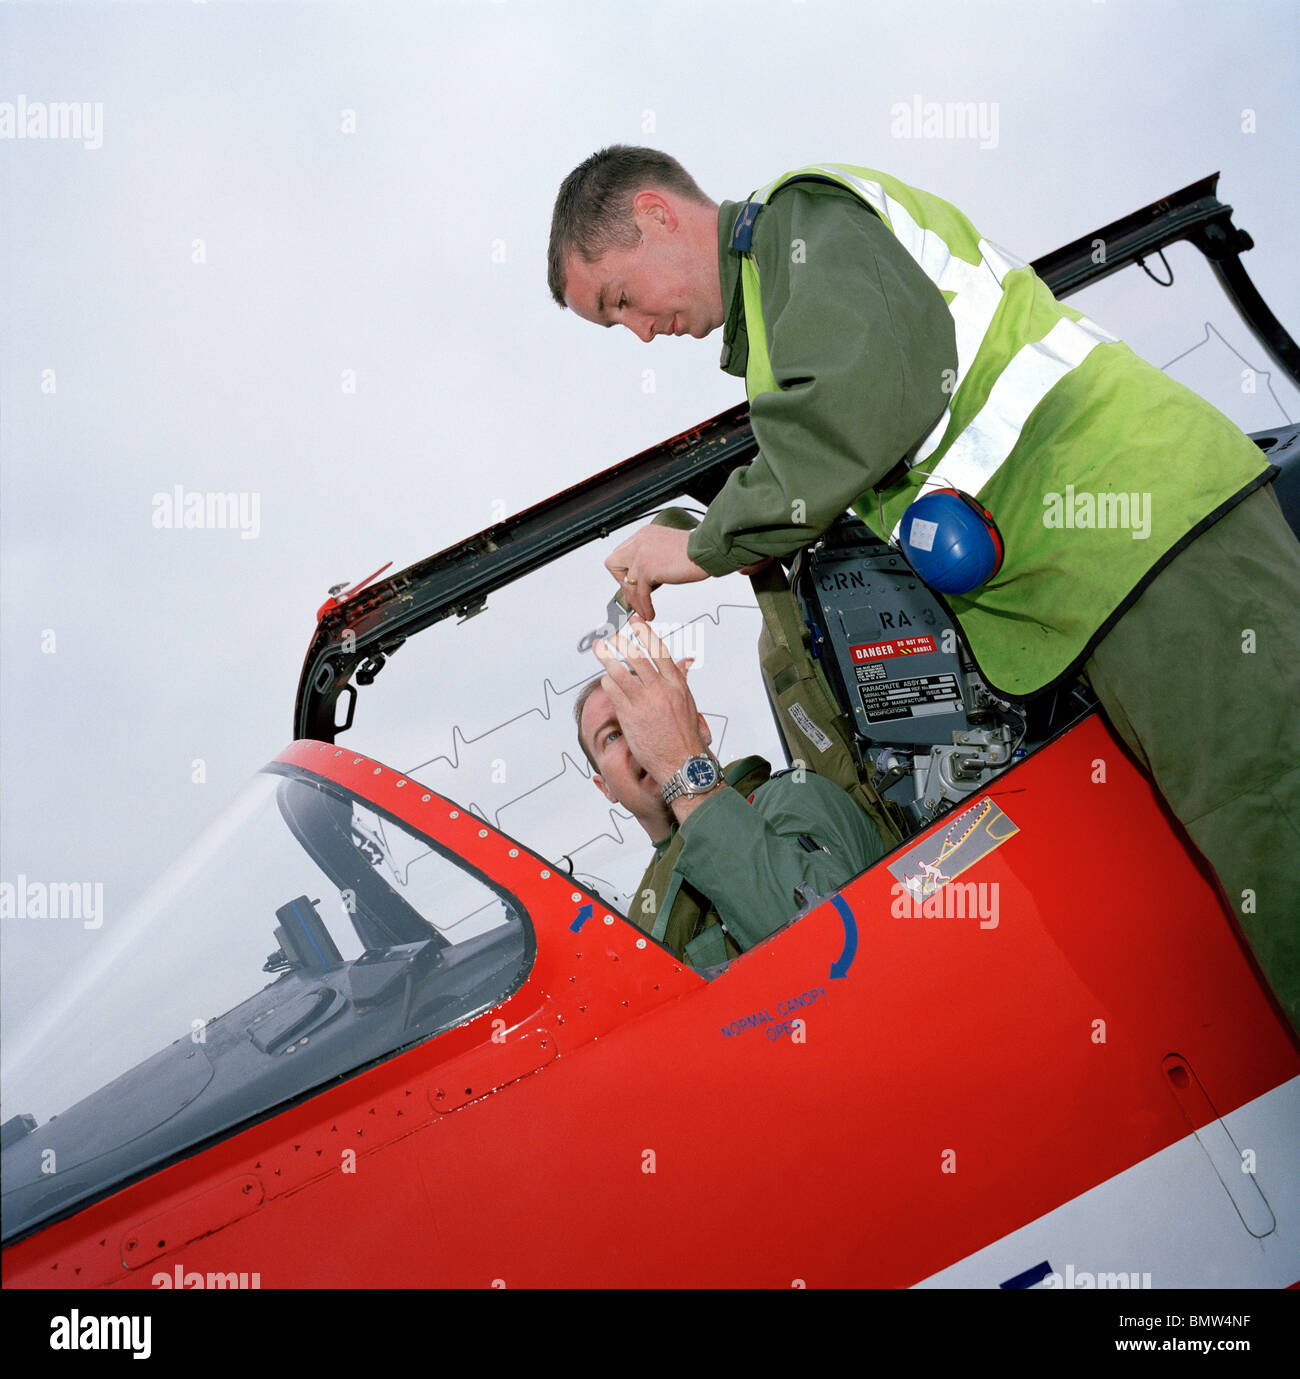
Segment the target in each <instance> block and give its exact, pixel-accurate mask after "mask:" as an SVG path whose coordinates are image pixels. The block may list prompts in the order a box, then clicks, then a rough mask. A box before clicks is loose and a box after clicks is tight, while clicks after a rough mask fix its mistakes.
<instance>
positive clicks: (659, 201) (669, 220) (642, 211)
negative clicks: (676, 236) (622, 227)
mask: <svg viewBox="0 0 1300 1379" xmlns="http://www.w3.org/2000/svg"><path fill="white" fill-rule="evenodd" d="M632 212H633V214H634V215H635V216H636V218H637V220H638V221H640V220H641V218H642V217H643V216H648V217H649V218H650V219H651V220H653V221H655V222H656V223H657V224H659V225H662V226H663V228H664V229H665V230H675V229H676V228H677V212H676V211H674V210H673V207H672V203H671V202H670V201H669V200H668V198H667V197H665V196H664V195H663V193H662V192H657V191H654V190H652V189H650V188H647V189H646V190H645V191H639V192H637V194H636V195H635V196H634V197H633V198H632Z"/></svg>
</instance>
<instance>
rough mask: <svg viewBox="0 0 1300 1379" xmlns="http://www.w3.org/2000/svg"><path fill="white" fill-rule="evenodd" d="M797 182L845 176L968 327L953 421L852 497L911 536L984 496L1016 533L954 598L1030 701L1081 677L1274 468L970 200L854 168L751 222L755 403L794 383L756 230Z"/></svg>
mask: <svg viewBox="0 0 1300 1379" xmlns="http://www.w3.org/2000/svg"><path fill="white" fill-rule="evenodd" d="M799 181H818V182H829V183H832V184H835V185H837V186H840V187H843V188H845V189H846V190H848V191H850V192H852V193H854V194H855V195H856V196H857V197H858V198H859V199H860V200H861V201H863V202H864V203H865V204H866V205H867V206H869V207H870V208H871V210H872V211H874V212H875V214H876V215H878V216H879V217H880V219H881V220H882V221H883V222H884V223H885V225H886V226H888V228H889V229H890V230H891V231H892V232H893V234H894V236H895V237H896V238H897V239H898V241H899V243H900V244H901V245H902V247H903V248H904V249H906V250H907V252H908V254H910V255H911V257H912V258H913V259H914V260H915V261H916V263H917V264H918V266H919V267H920V268H921V269H922V270H923V271H924V272H925V274H926V276H927V277H928V278H929V279H930V281H931V282H933V283H934V285H935V286H936V287H937V288H938V290H939V291H940V292H941V293H942V294H943V297H944V300H945V302H946V303H947V304H948V310H949V312H950V313H951V315H952V320H953V327H954V332H955V336H956V346H957V369H956V373H955V375H954V377H953V378H952V379H951V380H947V381H946V382H947V383H948V385H949V386H948V392H949V403H948V406H947V408H946V409H945V411H944V413H943V415H942V416H941V417H940V418H939V420H938V421H937V422H936V423H935V425H934V426H933V428H932V429H931V430H930V431H929V433H928V434H927V435H925V436H924V437H923V438H921V440H920V442H919V444H918V445H917V446H916V448H915V450H914V451H913V452H912V453H911V454H910V455H909V456H908V457H907V467H906V468H905V470H904V471H903V473H902V477H901V478H897V477H895V476H893V475H891V480H893V481H892V482H889V483H888V484H887V485H883V486H882V487H881V488H879V489H878V490H876V491H875V492H872V493H868V494H865V495H863V497H862V498H861V499H859V500H858V502H856V503H855V504H854V507H855V509H856V510H857V512H858V514H859V516H861V517H862V519H863V520H864V521H865V522H866V523H867V524H868V525H869V526H870V527H871V528H872V529H873V530H874V531H875V532H876V534H877V535H878V536H880V537H881V538H882V539H891V538H893V539H895V540H896V538H897V534H898V529H899V525H900V522H901V520H902V516H903V513H904V511H905V510H906V508H907V507H908V505H909V504H910V503H911V502H912V501H913V500H914V499H915V498H916V497H918V496H919V495H920V492H921V490H922V489H933V488H948V487H951V488H957V489H961V490H963V491H964V492H966V493H969V494H972V495H974V496H975V497H978V498H979V500H980V502H981V503H982V504H983V505H984V506H985V507H986V508H988V509H989V511H990V512H991V513H992V514H993V518H994V520H995V521H996V523H997V525H998V529H999V531H1000V532H1001V535H1002V540H1003V544H1004V546H1005V556H1004V559H1003V564H1002V568H1001V569H1000V570H999V571H998V573H997V574H996V575H995V576H994V577H993V578H992V579H990V580H989V581H988V582H987V583H985V584H984V585H982V586H981V587H980V588H978V589H976V590H973V591H972V592H971V593H969V594H966V595H949V596H947V598H946V603H947V605H948V607H949V609H950V610H951V611H952V612H953V614H954V615H955V616H956V617H957V619H958V621H959V622H960V623H961V626H962V630H963V631H964V632H965V634H966V637H967V640H968V641H969V643H970V646H971V649H972V651H973V653H974V655H975V659H976V661H977V662H978V664H979V667H980V670H981V672H982V673H983V675H984V678H985V679H986V680H987V681H988V682H989V684H990V685H991V686H992V687H993V688H994V689H996V690H998V691H999V692H1001V693H1003V694H1006V695H1009V696H1012V697H1025V696H1028V695H1030V694H1033V693H1035V692H1037V691H1039V690H1041V689H1043V688H1046V687H1048V686H1050V685H1052V684H1053V683H1055V682H1057V681H1059V680H1061V679H1062V678H1064V677H1066V676H1067V675H1070V674H1072V673H1073V672H1075V671H1076V670H1077V668H1078V666H1079V665H1080V664H1081V662H1082V661H1083V660H1084V659H1085V658H1086V656H1087V655H1088V654H1089V652H1090V651H1091V649H1092V647H1093V646H1094V645H1095V644H1096V643H1097V642H1098V641H1099V640H1100V638H1101V637H1102V636H1103V635H1104V634H1105V632H1106V631H1107V630H1109V627H1110V626H1111V625H1112V624H1113V623H1114V621H1115V619H1116V618H1118V617H1119V616H1120V615H1121V614H1122V613H1123V611H1124V610H1125V609H1126V608H1127V607H1128V606H1129V605H1131V603H1132V602H1133V600H1134V599H1135V598H1136V597H1137V595H1138V593H1139V592H1140V590H1141V588H1142V587H1143V586H1144V585H1145V584H1146V583H1147V582H1148V581H1149V580H1150V579H1151V578H1152V576H1153V575H1154V574H1155V573H1156V572H1157V571H1158V570H1159V569H1160V568H1161V567H1162V566H1163V565H1164V564H1166V563H1167V562H1168V561H1169V560H1170V559H1172V558H1173V556H1174V555H1175V554H1177V552H1178V551H1179V550H1181V549H1182V548H1183V547H1184V546H1186V545H1187V543H1188V542H1189V541H1190V540H1191V538H1192V537H1193V536H1195V535H1196V534H1197V533H1198V532H1199V531H1201V530H1203V529H1204V528H1205V527H1207V526H1209V525H1210V524H1211V523H1212V522H1213V521H1215V520H1216V519H1217V518H1218V517H1220V516H1222V514H1223V513H1224V512H1226V511H1227V510H1228V509H1229V508H1230V507H1232V506H1233V505H1234V504H1235V503H1237V502H1238V501H1240V500H1241V499H1242V498H1244V497H1245V496H1246V495H1247V494H1248V493H1250V492H1252V491H1253V490H1254V489H1255V488H1257V487H1259V486H1260V485H1261V484H1262V483H1264V482H1266V481H1267V480H1268V479H1269V478H1270V477H1271V475H1272V473H1273V470H1272V469H1271V467H1270V466H1269V465H1268V464H1267V463H1266V462H1265V460H1264V458H1263V456H1262V454H1261V452H1260V451H1259V449H1258V447H1256V446H1255V445H1254V444H1253V443H1252V442H1251V441H1250V440H1249V438H1248V437H1246V436H1245V435H1244V434H1243V433H1242V432H1241V431H1240V430H1239V429H1238V428H1237V427H1236V426H1235V425H1234V424H1233V423H1232V422H1231V421H1229V420H1228V418H1227V417H1225V416H1224V415H1223V414H1222V413H1220V412H1218V411H1217V410H1216V409H1215V408H1213V407H1211V406H1210V404H1209V403H1207V402H1206V401H1205V400H1204V399H1202V398H1200V397H1198V396H1197V395H1196V394H1195V393H1192V392H1191V391H1189V390H1188V389H1186V388H1184V387H1182V386H1181V385H1180V384H1178V383H1175V382H1174V381H1173V380H1172V379H1170V378H1168V377H1167V376H1166V375H1165V374H1163V373H1161V372H1160V370H1159V369H1157V368H1155V367H1154V366H1153V365H1150V364H1148V363H1146V362H1145V361H1144V360H1141V359H1139V358H1138V357H1137V356H1136V355H1135V354H1133V352H1132V351H1131V350H1130V349H1129V348H1128V347H1127V346H1126V345H1124V344H1122V343H1120V342H1119V341H1118V340H1116V339H1115V338H1114V337H1113V336H1111V335H1109V334H1107V333H1106V332H1105V331H1104V330H1102V329H1101V328H1100V327H1098V326H1097V325H1095V324H1094V323H1093V322H1092V321H1089V320H1088V318H1087V317H1085V316H1083V315H1082V314H1081V313H1080V312H1077V311H1074V310H1072V309H1071V308H1069V307H1067V306H1063V305H1062V304H1061V303H1060V302H1058V301H1057V300H1056V298H1055V297H1053V296H1052V294H1051V292H1050V291H1049V290H1048V289H1047V287H1046V285H1045V284H1044V283H1043V281H1042V279H1040V278H1039V277H1038V275H1037V274H1036V273H1035V272H1034V271H1033V269H1032V268H1030V267H1028V266H1027V265H1026V264H1024V263H1022V262H1020V261H1019V260H1017V259H1015V258H1013V257H1012V256H1011V255H1009V254H1007V253H1006V252H1005V251H1004V250H1001V249H998V248H997V247H995V246H994V245H992V244H990V243H989V242H988V241H987V240H985V239H983V238H982V237H981V236H980V234H979V232H978V231H977V230H976V229H975V227H974V226H973V225H971V223H970V221H968V220H967V219H966V217H965V216H964V215H962V214H961V212H960V211H958V210H957V209H956V208H955V207H953V206H951V205H949V204H948V203H947V202H946V201H942V200H940V199H939V198H938V197H936V196H931V195H930V194H929V193H927V192H923V191H918V190H917V189H915V188H913V187H908V186H906V185H904V184H903V183H901V182H899V181H897V180H896V179H895V178H892V177H889V176H887V175H886V174H885V173H881V172H875V171H872V170H871V169H869V168H858V167H849V166H846V165H842V164H821V165H817V166H813V167H808V168H802V169H798V170H796V171H794V172H788V173H785V174H783V175H782V176H781V177H778V178H777V179H776V180H775V181H774V182H771V183H769V184H768V185H767V186H766V187H764V188H763V189H762V190H761V191H758V192H756V193H755V194H754V195H753V196H752V197H751V198H750V199H749V201H748V202H747V203H746V204H745V206H744V207H743V208H742V209H741V211H740V213H739V215H738V216H737V219H736V224H735V227H734V230H733V233H732V238H731V247H732V249H733V250H735V251H736V252H738V253H739V254H741V255H742V258H741V266H740V267H741V290H742V299H743V304H744V312H745V328H746V332H747V334H748V337H749V362H748V365H747V369H746V375H745V387H746V391H747V392H748V394H749V398H750V401H751V402H752V401H753V400H754V398H755V397H757V396H759V395H761V394H762V393H765V392H774V391H777V390H778V388H779V385H778V383H777V382H776V379H775V377H774V375H773V372H772V366H771V362H770V356H769V346H768V338H767V330H766V326H765V325H764V322H763V306H762V296H761V283H760V276H759V275H760V265H759V263H758V262H757V261H756V258H755V254H754V252H753V249H752V237H753V232H754V224H755V221H756V219H757V217H758V214H759V212H760V211H761V209H762V207H763V206H764V205H765V204H766V203H767V202H768V201H769V200H770V199H771V198H772V197H773V196H774V195H775V194H776V193H778V192H779V191H780V190H781V189H782V188H783V187H786V186H788V185H790V184H791V183H792V182H799ZM809 262H810V263H811V262H812V260H811V258H810V260H809ZM799 271H801V272H810V271H814V270H813V269H812V268H811V267H808V268H803V269H801V270H799ZM760 443H761V441H760ZM812 482H815V478H814V479H813V480H812Z"/></svg>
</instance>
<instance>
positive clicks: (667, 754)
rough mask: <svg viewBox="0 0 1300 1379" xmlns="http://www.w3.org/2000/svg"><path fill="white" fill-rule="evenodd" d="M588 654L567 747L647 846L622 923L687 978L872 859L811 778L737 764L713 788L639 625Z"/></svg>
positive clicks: (698, 720)
mask: <svg viewBox="0 0 1300 1379" xmlns="http://www.w3.org/2000/svg"><path fill="white" fill-rule="evenodd" d="M594 650H595V653H596V656H597V658H598V659H599V660H600V662H601V664H602V665H603V666H604V668H605V675H604V676H603V677H602V678H601V679H599V680H593V681H591V682H590V683H589V684H588V685H586V686H585V687H584V689H583V691H582V693H581V694H580V695H579V696H578V701H577V704H576V706H575V711H574V714H575V718H576V720H577V724H578V741H579V744H580V745H581V747H582V750H583V752H584V753H585V754H586V757H587V760H588V761H590V762H591V765H592V769H593V771H594V772H595V774H594V775H593V776H592V781H593V783H594V784H595V786H596V787H597V789H599V790H600V791H601V792H602V793H603V794H604V795H605V797H606V798H607V799H609V800H612V801H613V802H614V803H615V804H621V805H622V806H623V808H624V809H626V810H628V811H629V812H630V813H631V814H632V817H633V818H634V819H636V821H637V823H639V824H640V825H641V827H642V828H643V829H645V831H646V833H647V834H648V835H649V838H650V841H651V842H652V843H654V845H655V855H654V859H653V861H652V862H651V864H650V866H649V868H648V869H647V871H646V874H645V876H643V877H642V879H641V884H640V885H639V886H638V887H637V891H636V895H635V896H634V898H633V901H632V906H631V913H630V916H629V918H631V919H632V921H633V922H634V923H636V924H639V925H640V926H641V927H642V928H643V929H645V930H647V931H648V932H649V933H650V934H651V935H652V936H653V937H654V938H656V939H658V940H659V941H660V942H662V943H663V944H664V945H665V946H666V947H668V948H669V949H671V951H672V952H673V953H674V954H676V955H677V957H679V958H682V959H683V960H684V961H686V962H689V963H691V964H692V965H693V966H695V967H707V966H709V965H711V964H713V963H716V962H723V961H725V960H726V959H727V958H729V957H735V956H736V954H737V953H740V952H743V951H744V950H745V949H747V948H751V947H753V945H754V944H756V943H757V942H758V941H759V940H760V939H763V938H766V937H767V935H768V934H770V933H772V932H773V931H774V930H776V929H779V928H780V927H781V926H782V925H783V924H785V923H786V922H787V921H788V920H789V919H791V918H792V917H793V916H794V915H795V914H796V913H797V912H798V910H799V909H800V908H801V907H802V906H803V904H804V903H805V901H806V900H808V899H811V898H812V896H813V895H828V894H830V893H831V892H833V891H836V890H838V889H839V888H840V887H841V886H842V885H843V884H844V883H845V882H846V881H848V880H849V879H850V878H851V877H853V876H856V875H857V874H858V873H859V872H860V871H862V870H864V869H865V868H866V867H868V866H870V865H871V863H872V862H874V861H876V860H877V859H878V858H879V857H880V856H881V855H882V853H883V851H884V848H883V845H882V843H881V840H880V835H879V834H878V833H877V831H876V829H875V827H874V826H873V824H872V823H871V820H870V819H868V818H867V816H866V815H865V814H864V813H863V812H862V810H860V809H859V808H858V807H857V805H855V804H854V803H853V801H852V800H851V799H849V797H848V796H847V795H846V794H845V793H844V792H843V791H842V790H840V789H839V787H838V786H835V785H832V784H831V783H830V782H829V781H827V780H824V779H823V778H822V777H820V776H818V775H816V774H814V773H812V772H807V771H793V772H782V773H780V774H779V775H777V776H772V775H771V768H770V767H769V766H768V764H767V762H765V761H763V759H762V758H761V757H746V758H744V759H743V760H741V761H738V762H733V763H732V765H731V766H729V767H728V768H727V771H726V775H725V779H724V775H723V772H722V770H721V768H720V767H719V765H718V763H717V759H716V758H715V757H713V756H712V754H711V753H710V752H709V750H708V746H709V741H710V736H711V735H710V732H709V726H708V724H707V723H706V722H705V720H704V715H703V714H701V713H700V712H699V710H698V709H697V708H696V706H695V700H694V699H693V698H692V696H691V692H690V690H689V689H688V688H687V686H686V674H685V671H686V668H687V666H688V665H689V662H683V663H682V664H680V665H679V664H678V663H677V662H675V661H674V660H673V659H672V656H671V655H670V654H669V652H668V650H667V648H666V647H665V646H664V645H663V643H662V642H661V641H660V640H659V638H658V637H656V636H655V634H654V633H653V632H652V631H651V629H650V626H649V624H648V623H646V622H643V621H642V620H641V619H639V618H633V619H632V621H631V622H630V623H629V624H628V625H627V627H626V628H625V629H624V630H623V631H622V632H621V633H620V634H618V635H617V636H615V637H612V638H610V639H609V640H608V641H602V642H597V643H596V646H595V648H594ZM625 662H626V664H625Z"/></svg>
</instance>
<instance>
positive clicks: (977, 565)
mask: <svg viewBox="0 0 1300 1379" xmlns="http://www.w3.org/2000/svg"><path fill="white" fill-rule="evenodd" d="M899 540H900V542H901V544H902V547H903V554H904V555H905V556H906V557H907V561H908V564H909V565H911V567H912V569H913V570H915V571H916V573H917V574H918V575H919V576H920V577H921V579H922V580H924V581H925V583H926V584H928V585H929V586H930V588H931V589H937V590H938V591H939V593H941V594H969V593H970V592H971V591H972V590H974V589H978V588H979V586H980V585H981V584H983V583H985V581H987V580H989V579H992V578H993V576H994V575H995V574H997V572H998V571H999V570H1000V569H1001V568H1002V537H1001V536H1000V535H999V534H998V529H997V526H996V525H995V524H994V521H993V514H992V513H990V512H988V511H987V510H986V509H984V508H983V507H981V506H980V504H979V503H978V502H977V501H976V500H975V499H974V498H972V497H971V496H970V494H969V493H962V492H961V491H960V490H959V489H955V488H936V489H932V490H931V491H930V492H928V493H925V494H923V495H922V496H921V497H920V498H918V499H917V500H916V501H915V502H914V503H913V504H912V505H911V506H910V507H909V508H908V509H907V511H906V512H904V513H903V521H902V525H901V528H900V531H899Z"/></svg>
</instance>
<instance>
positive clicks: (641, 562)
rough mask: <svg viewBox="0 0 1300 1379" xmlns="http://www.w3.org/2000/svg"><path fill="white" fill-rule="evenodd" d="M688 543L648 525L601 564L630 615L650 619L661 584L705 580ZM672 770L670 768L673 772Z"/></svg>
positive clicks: (685, 535)
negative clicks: (653, 601) (633, 614)
mask: <svg viewBox="0 0 1300 1379" xmlns="http://www.w3.org/2000/svg"><path fill="white" fill-rule="evenodd" d="M690 539H691V534H690V532H688V531H680V530H679V529H678V528H676V527H664V526H659V525H657V524H656V523H654V522H651V523H649V524H648V525H647V526H644V527H642V528H641V529H640V530H639V531H636V532H633V533H632V535H631V536H629V537H628V539H627V540H626V541H624V542H623V543H622V545H620V546H618V547H617V548H616V549H615V550H614V552H613V554H612V555H610V557H609V558H608V559H607V560H606V561H605V568H606V569H607V570H608V571H609V572H610V574H611V575H613V576H614V578H615V579H616V580H617V581H618V583H619V586H620V588H621V589H622V591H623V597H624V598H625V599H626V600H627V605H628V607H629V608H631V609H632V611H633V612H634V613H639V614H640V615H641V617H643V618H645V619H647V620H649V619H650V618H653V617H654V615H655V609H654V604H653V603H652V602H651V599H650V596H651V594H653V593H654V591H655V590H656V589H658V588H659V586H660V585H662V584H693V583H695V581H696V580H701V579H708V577H709V574H708V571H707V570H702V569H701V568H700V567H699V566H698V565H697V564H696V563H695V562H694V561H693V560H692V559H691V558H690V556H688V555H687V554H686V543H687V542H688V541H689V540H690ZM652 635H653V634H652ZM683 683H684V682H683ZM643 764H644V763H643ZM678 765H679V766H680V765H681V763H680V762H678ZM676 769H677V767H676V766H674V767H673V770H674V771H675V770H676Z"/></svg>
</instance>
